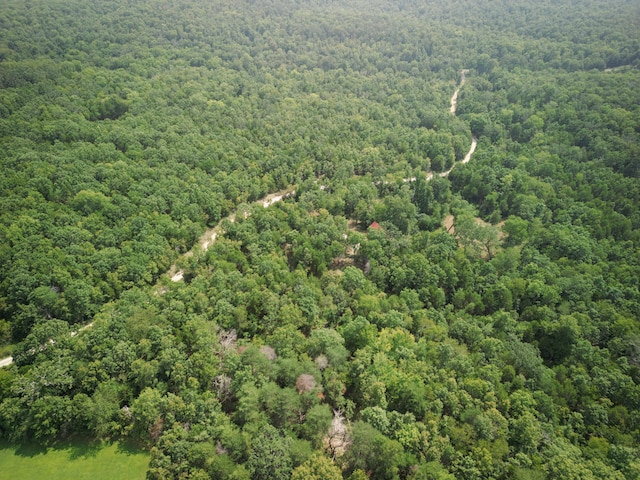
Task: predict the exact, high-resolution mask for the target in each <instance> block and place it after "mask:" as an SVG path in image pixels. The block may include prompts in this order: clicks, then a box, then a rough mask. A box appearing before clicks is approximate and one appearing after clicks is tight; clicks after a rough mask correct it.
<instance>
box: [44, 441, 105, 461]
mask: <svg viewBox="0 0 640 480" xmlns="http://www.w3.org/2000/svg"><path fill="white" fill-rule="evenodd" d="M103 447H104V445H103V444H102V442H101V441H99V440H94V439H90V438H79V439H76V440H73V441H71V442H66V443H60V444H59V445H55V446H54V448H56V449H60V450H69V459H70V460H76V459H78V458H92V457H95V456H97V455H98V452H99V451H100V450H101V449H102V448H103Z"/></svg>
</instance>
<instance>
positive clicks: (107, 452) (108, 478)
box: [0, 441, 149, 480]
mask: <svg viewBox="0 0 640 480" xmlns="http://www.w3.org/2000/svg"><path fill="white" fill-rule="evenodd" d="M148 465H149V454H148V452H145V451H141V450H137V449H134V448H131V447H129V446H127V445H125V444H122V443H112V444H96V443H89V442H86V443H83V442H82V441H75V442H73V443H68V444H65V445H61V446H58V447H54V448H48V449H45V448H42V447H38V446H34V445H20V446H16V445H9V444H6V443H0V480H32V479H33V480H36V479H38V480H42V479H44V480H69V479H73V480H84V479H87V480H103V479H104V480H120V479H122V480H136V479H140V480H143V479H144V478H145V472H146V470H147V466H148Z"/></svg>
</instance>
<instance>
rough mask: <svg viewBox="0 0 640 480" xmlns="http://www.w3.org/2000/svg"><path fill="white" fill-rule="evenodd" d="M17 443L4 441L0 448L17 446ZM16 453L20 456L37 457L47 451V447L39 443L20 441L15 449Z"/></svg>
mask: <svg viewBox="0 0 640 480" xmlns="http://www.w3.org/2000/svg"><path fill="white" fill-rule="evenodd" d="M15 447H16V445H15V444H10V443H5V442H2V444H1V445H0V448H15ZM14 452H15V455H17V456H19V457H29V458H31V457H35V456H37V455H44V454H45V453H47V447H46V446H44V445H41V444H39V443H20V444H18V447H17V448H15V450H14Z"/></svg>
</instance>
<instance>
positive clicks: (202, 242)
mask: <svg viewBox="0 0 640 480" xmlns="http://www.w3.org/2000/svg"><path fill="white" fill-rule="evenodd" d="M468 72H469V70H466V69H465V70H462V71H461V72H460V84H459V85H458V88H457V89H456V91H455V92H454V93H453V96H452V97H451V108H450V109H449V111H450V112H451V113H452V114H453V115H455V114H456V108H457V106H458V93H459V92H460V89H461V88H462V86H463V85H464V83H465V81H466V79H467V78H466V74H467V73H468ZM477 145H478V139H477V138H476V137H472V139H471V146H470V147H469V151H468V152H467V154H466V155H465V157H464V158H463V159H462V160H461V162H460V163H468V162H469V160H471V157H472V155H473V153H474V152H475V150H476V147H477ZM455 166H456V164H455V163H454V164H453V166H452V167H451V168H450V169H449V170H447V171H446V172H440V173H439V174H438V175H439V176H440V177H446V176H448V175H449V174H450V173H451V171H452V170H453V169H454V168H455ZM432 178H433V172H429V173H428V174H427V180H431V179H432ZM415 180H416V179H415V177H412V178H405V179H404V181H405V182H415ZM321 188H322V187H321ZM295 193H296V192H295V190H294V189H293V188H291V189H287V190H281V191H278V192H274V193H270V194H268V195H265V196H264V197H262V198H260V199H259V200H256V201H255V202H254V204H256V205H262V206H263V207H264V208H267V207H270V206H271V205H273V204H275V203H278V202H279V201H281V200H284V199H285V198H289V197H290V196H292V195H294V194H295ZM237 212H238V210H236V211H235V212H233V213H232V214H231V215H229V216H228V217H226V218H224V219H222V220H220V222H218V224H217V225H216V226H215V227H213V228H211V229H209V230H207V231H206V232H204V233H203V234H202V235H201V236H200V239H199V240H198V243H197V244H196V245H194V247H193V248H192V249H191V250H189V251H188V252H187V253H185V254H184V255H182V257H181V258H188V257H191V256H193V255H194V254H195V253H196V252H197V251H200V252H206V251H207V250H208V249H209V248H210V247H211V245H213V244H214V242H215V241H216V239H217V238H218V237H219V236H220V235H222V234H224V230H223V229H222V222H223V221H224V220H229V221H230V222H234V221H235V219H236V214H237ZM244 215H245V218H246V217H248V216H249V213H248V212H246V211H245V212H244ZM167 275H168V276H169V278H170V279H171V281H173V282H180V281H182V280H183V279H184V270H180V269H178V266H177V264H176V263H174V264H173V265H171V267H170V268H169V270H168V271H167ZM158 289H159V290H158V291H159V293H164V292H165V291H166V289H165V287H158ZM92 326H93V323H89V324H88V325H85V326H84V327H82V328H80V329H79V330H78V331H77V332H71V336H75V335H77V334H78V332H81V331H82V330H85V329H87V328H90V327H92ZM12 363H13V357H6V358H3V359H0V368H2V367H7V366H9V365H11V364H12Z"/></svg>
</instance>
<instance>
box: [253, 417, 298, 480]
mask: <svg viewBox="0 0 640 480" xmlns="http://www.w3.org/2000/svg"><path fill="white" fill-rule="evenodd" d="M289 445H290V440H289V439H288V438H286V437H285V436H284V435H283V434H282V433H281V432H280V431H279V430H277V429H276V428H275V427H273V426H271V425H265V426H264V427H262V429H260V431H259V432H258V435H257V436H256V438H255V439H254V440H253V441H252V443H251V451H250V453H249V459H248V460H247V465H246V466H247V470H248V471H249V473H250V474H251V478H253V479H257V480H262V479H264V480H267V479H275V480H288V479H289V478H290V477H291V472H292V463H291V456H290V455H291V454H290V452H289Z"/></svg>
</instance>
